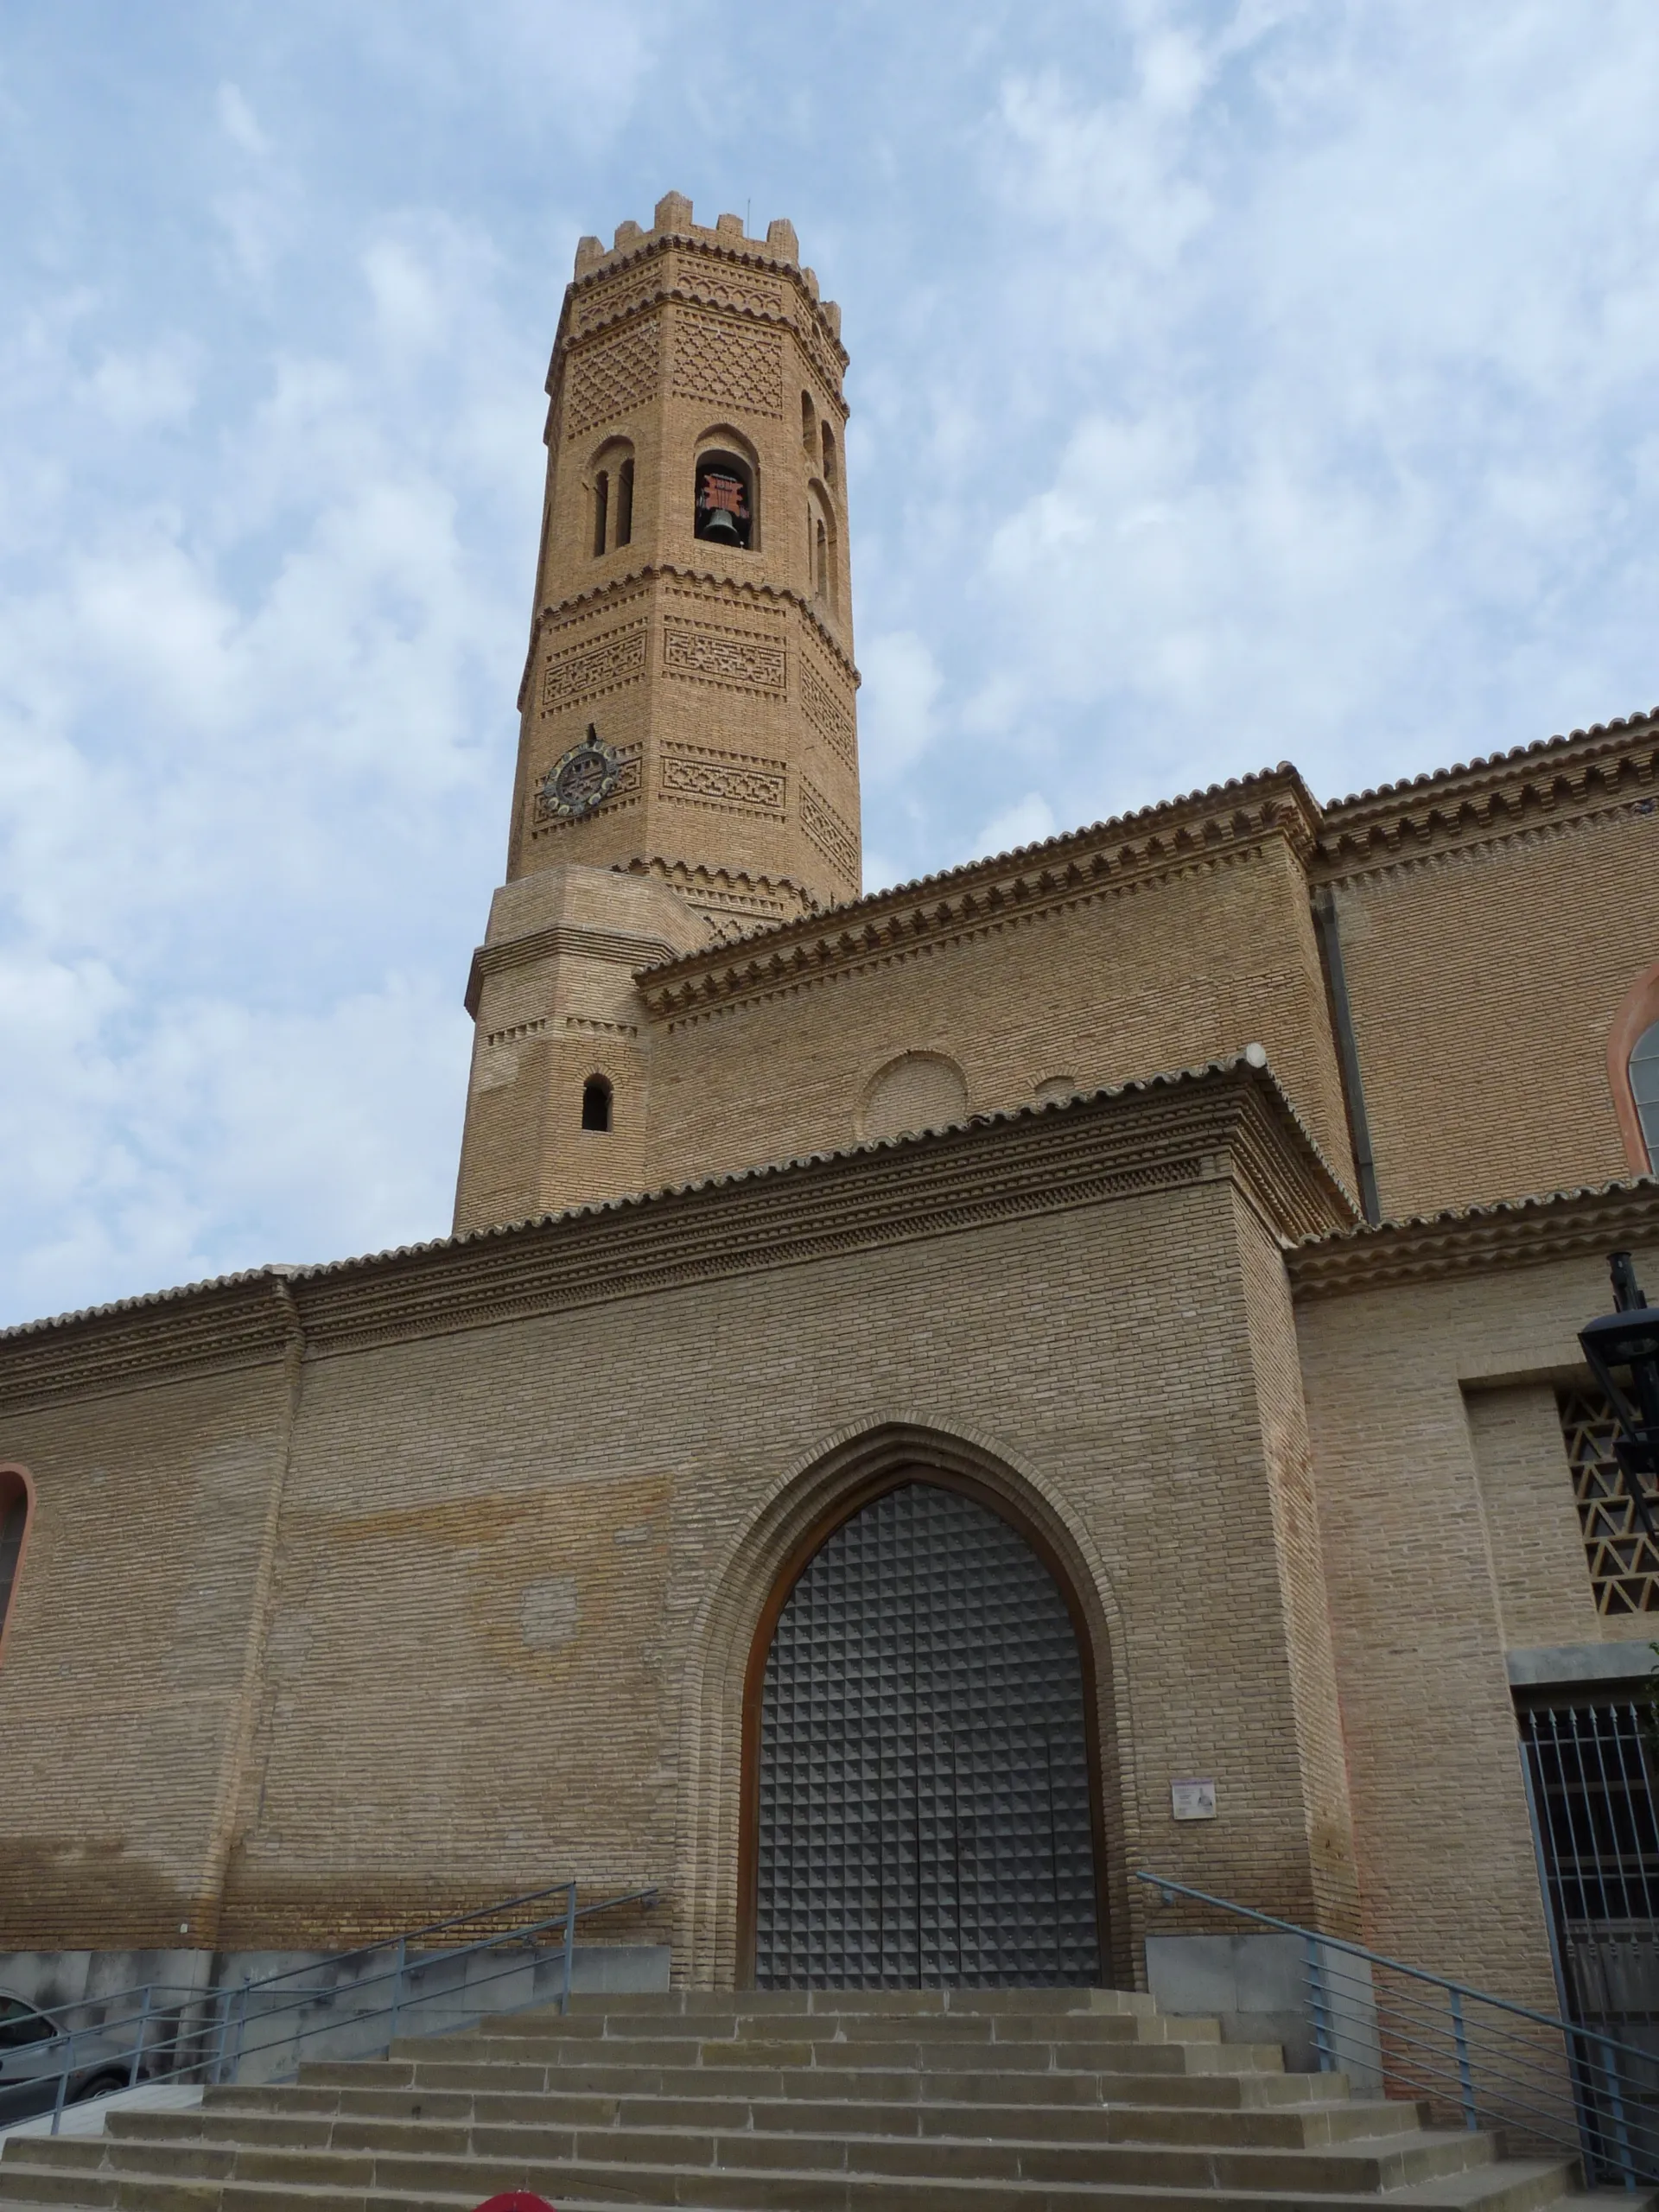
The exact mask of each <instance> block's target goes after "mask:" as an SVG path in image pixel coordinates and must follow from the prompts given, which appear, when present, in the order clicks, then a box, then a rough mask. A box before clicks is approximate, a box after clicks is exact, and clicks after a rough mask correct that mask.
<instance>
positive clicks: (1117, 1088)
mask: <svg viewBox="0 0 1659 2212" xmlns="http://www.w3.org/2000/svg"><path fill="white" fill-rule="evenodd" d="M1253 1050H1254V1052H1260V1050H1261V1048H1260V1047H1259V1046H1257V1047H1255V1048H1252V1047H1250V1046H1246V1047H1245V1048H1244V1050H1243V1052H1231V1053H1225V1054H1223V1055H1222V1056H1220V1057H1219V1058H1216V1059H1211V1060H1198V1061H1194V1062H1193V1063H1192V1065H1190V1066H1186V1067H1179V1068H1168V1069H1160V1071H1158V1072H1156V1073H1155V1074H1153V1075H1146V1076H1135V1077H1130V1078H1128V1080H1127V1081H1125V1082H1122V1083H1114V1084H1101V1085H1099V1086H1098V1087H1097V1088H1096V1089H1095V1090H1077V1091H1073V1092H1072V1093H1071V1096H1069V1097H1066V1098H1050V1099H1044V1100H1042V1101H1040V1102H1039V1101H1027V1102H1026V1103H1021V1104H1020V1105H1018V1106H1001V1107H994V1108H987V1109H983V1110H982V1111H981V1112H978V1113H974V1114H964V1115H963V1116H962V1117H961V1119H960V1120H958V1121H955V1122H940V1123H938V1125H937V1126H936V1127H934V1128H927V1129H915V1130H907V1131H906V1133H905V1134H904V1135H900V1136H894V1137H867V1138H862V1139H861V1140H860V1141H859V1142H858V1143H856V1144H850V1145H839V1146H832V1147H829V1149H828V1150H827V1151H822V1152H801V1153H792V1154H790V1155H789V1156H788V1157H787V1158H785V1159H783V1160H757V1161H755V1162H754V1163H753V1165H752V1166H747V1167H733V1168H728V1169H726V1170H724V1171H722V1172H721V1173H718V1174H713V1175H699V1176H694V1177H692V1178H691V1179H690V1180H688V1181H686V1182H683V1183H659V1184H658V1185H655V1186H654V1187H653V1188H652V1189H650V1190H648V1191H627V1192H622V1193H621V1194H620V1196H618V1197H616V1198H592V1199H588V1200H587V1201H586V1202H584V1203H583V1204H582V1205H573V1206H563V1207H560V1208H558V1209H557V1210H556V1211H554V1212H551V1213H540V1214H526V1215H524V1217H522V1218H521V1219H520V1220H518V1221H508V1222H496V1223H492V1224H490V1225H489V1226H488V1227H487V1228H484V1229H467V1230H459V1231H458V1232H456V1233H455V1234H454V1235H453V1236H435V1237H431V1238H429V1239H428V1240H427V1241H426V1242H425V1243H416V1244H399V1245H394V1246H392V1247H391V1248H390V1249H387V1250H385V1251H381V1252H366V1253H360V1254H357V1255H353V1256H352V1257H350V1258H346V1259H341V1260H326V1261H321V1262H317V1263H316V1264H315V1265H314V1266H310V1267H304V1268H293V1269H290V1270H289V1280H290V1281H296V1282H306V1281H313V1280H316V1279H320V1278H321V1277H323V1276H327V1275H333V1274H340V1272H341V1271H342V1270H344V1269H346V1268H357V1267H367V1266H371V1265H372V1264H373V1263H374V1262H376V1261H379V1260H397V1259H405V1258H413V1257H416V1256H418V1255H423V1254H425V1253H429V1252H441V1251H443V1250H446V1249H455V1250H459V1249H461V1248H462V1247H463V1246H466V1245H471V1244H481V1243H488V1242H489V1241H490V1240H491V1239H492V1238H494V1237H503V1236H517V1235H518V1234H520V1233H521V1232H522V1231H524V1230H531V1229H548V1228H552V1227H555V1226H556V1225H557V1224H559V1223H561V1222H569V1221H594V1220H603V1219H605V1218H607V1217H610V1216H613V1215H617V1214H623V1213H629V1212H632V1211H635V1210H636V1209H637V1208H639V1207H640V1206H651V1205H659V1204H662V1203H664V1202H665V1201H667V1200H669V1199H672V1198H696V1197H699V1196H702V1195H703V1194H705V1193H707V1192H714V1191H733V1190H737V1189H740V1188H741V1187H742V1186H743V1185H746V1184H753V1183H767V1182H772V1181H774V1180H776V1179H779V1178H780V1177H783V1176H785V1175H791V1174H795V1173H798V1171H800V1170H801V1169H803V1168H807V1167H829V1166H836V1165H838V1164H840V1163H842V1162H844V1161H847V1160H860V1159H867V1158H872V1157H874V1155H875V1154H878V1153H884V1152H900V1151H906V1150H908V1149H910V1148H911V1147H918V1146H922V1145H928V1144H934V1143H938V1141H941V1140H942V1139H944V1138H947V1137H956V1136H961V1135H963V1134H964V1133H965V1132H966V1131H968V1130H970V1129H991V1128H1011V1127H1013V1126H1014V1124H1015V1123H1017V1122H1034V1121H1037V1120H1039V1118H1040V1117H1042V1116H1046V1115H1064V1114H1070V1113H1071V1112H1073V1111H1075V1110H1077V1109H1081V1108H1083V1107H1087V1106H1102V1105H1109V1104H1110V1103H1112V1102H1113V1101H1114V1100H1116V1099H1119V1098H1134V1097H1141V1096H1146V1095H1147V1094H1148V1093H1150V1092H1154V1091H1160V1090H1178V1089H1181V1088H1185V1087H1186V1086H1189V1085H1192V1084H1199V1083H1203V1082H1205V1081H1209V1080H1212V1079H1214V1078H1215V1077H1219V1076H1229V1075H1238V1074H1240V1073H1243V1074H1244V1075H1246V1076H1248V1077H1253V1078H1254V1079H1255V1081H1257V1082H1259V1083H1262V1084H1265V1085H1266V1087H1267V1089H1268V1093H1269V1096H1271V1098H1272V1100H1273V1103H1274V1105H1275V1107H1276V1108H1278V1109H1280V1110H1281V1112H1282V1113H1283V1115H1284V1116H1285V1117H1286V1118H1287V1120H1288V1121H1289V1122H1291V1123H1292V1124H1293V1126H1294V1128H1296V1130H1297V1132H1298V1133H1299V1135H1300V1136H1301V1137H1302V1138H1303V1140H1304V1141H1305V1142H1306V1145H1307V1147H1308V1149H1309V1151H1310V1152H1311V1153H1312V1154H1313V1155H1314V1157H1315V1158H1316V1159H1317V1160H1319V1165H1320V1166H1322V1167H1323V1168H1324V1169H1325V1173H1327V1174H1330V1175H1332V1180H1333V1181H1337V1178H1336V1177H1335V1176H1334V1174H1332V1169H1331V1166H1330V1163H1329V1162H1328V1160H1326V1159H1325V1154H1324V1153H1323V1152H1322V1151H1321V1150H1320V1148H1319V1143H1318V1141H1317V1140H1316V1139H1315V1138H1314V1136H1313V1134H1312V1132H1311V1131H1310V1130H1309V1128H1308V1127H1307V1124H1306V1122H1304V1121H1303V1119H1302V1117H1301V1116H1300V1113H1299V1112H1298V1111H1297V1109H1296V1108H1295V1106H1294V1104H1293V1103H1292V1102H1291V1100H1290V1098H1289V1096H1287V1093H1286V1091H1285V1089H1284V1087H1283V1085H1282V1084H1281V1083H1280V1081H1279V1078H1278V1077H1277V1076H1276V1075H1275V1074H1274V1071H1273V1070H1272V1069H1271V1068H1270V1067H1269V1066H1268V1064H1267V1060H1266V1058H1265V1057H1262V1058H1255V1057H1253V1056H1252V1053H1253ZM1340 1187H1341V1185H1340V1184H1339V1183H1338V1188H1340ZM1297 1249H1300V1246H1299V1247H1298V1248H1297Z"/></svg>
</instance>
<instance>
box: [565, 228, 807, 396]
mask: <svg viewBox="0 0 1659 2212" xmlns="http://www.w3.org/2000/svg"><path fill="white" fill-rule="evenodd" d="M673 248H678V249H679V250H680V251H687V250H689V251H692V252H694V253H699V254H706V255H708V256H709V257H710V258H713V259H718V260H723V261H727V262H730V263H737V264H747V266H749V267H751V268H753V269H756V270H770V271H775V272H777V273H778V274H779V275H780V276H784V277H787V278H788V279H789V280H790V282H791V284H792V286H793V287H794V289H796V291H797V293H798V295H799V296H800V298H801V304H802V309H803V312H804V314H805V315H806V317H807V319H808V320H809V321H810V322H811V323H812V324H813V325H814V326H815V327H816V329H817V334H818V335H819V336H820V337H821V338H822V339H823V341H824V342H825V343H826V344H827V346H829V350H830V352H831V354H832V356H833V357H834V359H836V362H837V363H838V365H839V367H840V369H841V370H842V372H845V370H846V367H847V365H848V359H849V356H848V353H847V351H846V348H845V347H844V346H842V342H841V308H840V307H839V306H838V305H837V303H836V302H835V301H834V300H825V299H823V298H821V297H820V296H819V290H818V279H817V273H816V272H815V271H814V270H811V269H808V268H805V267H804V266H803V265H802V263H801V257H800V244H799V241H798V238H796V235H795V226H794V225H793V224H792V223H791V222H790V221H789V219H787V217H783V218H780V219H778V220H776V221H774V222H771V223H768V224H767V226H766V237H765V238H764V239H760V238H750V237H749V236H748V235H747V232H746V231H745V229H744V226H743V218H742V217H741V215H721V217H719V219H717V220H716V222H715V226H714V227H713V229H712V230H711V229H709V227H708V226H707V225H705V224H701V223H696V222H694V221H693V220H692V211H691V202H690V200H688V199H687V198H686V197H685V195H684V194H683V193H680V192H670V193H665V194H664V195H663V197H662V198H661V199H660V200H658V202H657V206H656V207H655V209H654V211H653V213H652V227H651V228H650V230H648V231H647V230H643V229H641V227H640V226H639V224H638V223H635V222H626V223H619V224H618V226H617V228H616V233H615V236H614V238H613V240H612V242H611V245H610V246H609V248H608V249H607V247H606V246H605V245H602V244H601V241H600V240H599V239H598V238H593V237H586V238H580V239H579V240H578V241H577V244H576V260H575V276H574V277H573V278H572V281H571V283H569V286H568V287H567V288H566V291H565V296H564V308H563V313H562V314H561V315H560V317H559V328H558V334H557V335H556V338H555V340H554V345H553V354H552V359H550V362H549V364H548V372H547V389H548V391H550V392H551V391H552V388H553V380H554V372H555V370H556V365H557V362H558V357H559V353H560V350H561V348H562V347H563V345H564V344H565V343H566V342H567V340H569V336H570V335H571V328H570V326H571V323H572V320H573V316H572V308H573V306H574V305H575V302H577V301H578V300H579V299H580V298H581V297H582V295H583V294H585V293H588V292H589V291H590V290H591V289H594V288H596V287H598V286H600V285H602V284H604V283H607V280H609V279H611V278H613V277H617V276H619V275H620V274H621V273H622V272H623V271H624V270H632V269H633V268H634V267H635V266H636V264H639V262H642V261H644V260H646V259H648V258H649V257H651V256H652V255H654V254H658V253H663V252H665V251H669V250H671V249H673ZM835 397H836V399H837V401H841V394H840V392H839V391H836V395H835ZM841 404H842V406H843V408H844V405H845V403H844V401H842V402H841Z"/></svg>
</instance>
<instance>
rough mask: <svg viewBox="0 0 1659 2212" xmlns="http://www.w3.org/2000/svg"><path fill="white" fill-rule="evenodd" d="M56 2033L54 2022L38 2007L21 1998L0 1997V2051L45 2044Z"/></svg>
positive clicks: (56, 2026)
mask: <svg viewBox="0 0 1659 2212" xmlns="http://www.w3.org/2000/svg"><path fill="white" fill-rule="evenodd" d="M57 2033H58V2024H57V2022H56V2021H55V2020H53V2019H51V2018H48V2015H47V2014H46V2013H44V2012H41V2010H40V2008H39V2006H38V2005H26V2004H25V2003H24V2002H23V2000H22V1998H21V1997H0V2049H3V2048H6V2047H7V2046H15V2045H16V2044H23V2043H45V2042H46V2041H47V2040H48V2038H49V2037H52V2036H54V2035H56V2034H57Z"/></svg>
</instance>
